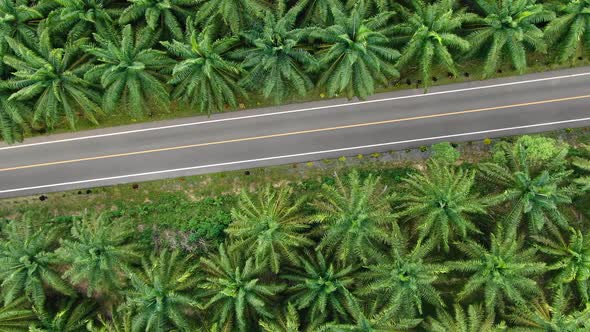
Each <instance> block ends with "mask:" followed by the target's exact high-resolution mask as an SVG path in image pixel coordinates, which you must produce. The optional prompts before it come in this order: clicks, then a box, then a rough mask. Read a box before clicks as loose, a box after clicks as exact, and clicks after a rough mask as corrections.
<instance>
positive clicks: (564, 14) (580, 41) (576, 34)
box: [545, 0, 590, 62]
mask: <svg viewBox="0 0 590 332" xmlns="http://www.w3.org/2000/svg"><path fill="white" fill-rule="evenodd" d="M558 4H559V5H558V8H557V18H555V19H553V20H551V21H550V22H549V24H548V25H547V27H546V28H545V38H546V39H547V41H548V42H549V43H550V44H551V45H555V46H556V47H557V60H558V61H559V62H565V61H568V60H571V59H573V58H574V57H576V56H577V55H579V54H582V52H583V51H584V49H587V48H588V47H590V45H589V44H588V41H590V1H588V0H562V1H559V2H558Z"/></svg>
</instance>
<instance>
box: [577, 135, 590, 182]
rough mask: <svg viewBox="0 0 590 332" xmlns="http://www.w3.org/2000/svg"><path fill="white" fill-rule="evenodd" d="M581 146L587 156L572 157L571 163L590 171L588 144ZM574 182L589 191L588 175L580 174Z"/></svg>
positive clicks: (589, 148) (589, 177)
mask: <svg viewBox="0 0 590 332" xmlns="http://www.w3.org/2000/svg"><path fill="white" fill-rule="evenodd" d="M583 147H584V149H585V150H586V157H587V158H581V157H574V159H573V164H574V166H576V167H578V168H579V169H581V170H583V171H586V172H590V145H584V146H583ZM575 182H576V183H577V184H578V185H580V186H581V190H582V191H590V176H582V177H580V178H578V179H576V180H575Z"/></svg>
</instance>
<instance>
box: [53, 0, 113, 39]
mask: <svg viewBox="0 0 590 332" xmlns="http://www.w3.org/2000/svg"><path fill="white" fill-rule="evenodd" d="M53 1H54V2H55V3H56V4H57V5H58V7H57V8H56V9H54V10H53V11H52V12H51V13H50V14H49V17H48V18H47V19H48V22H49V25H48V26H49V28H50V30H51V31H52V32H53V33H54V34H59V33H64V32H67V36H68V38H69V39H71V40H75V39H78V38H80V37H82V36H86V37H88V36H90V35H91V34H92V33H93V32H97V33H98V34H100V35H103V36H106V35H109V34H113V33H115V31H116V30H115V29H114V24H115V22H114V21H113V18H112V15H113V14H116V13H117V11H116V10H114V9H111V8H109V6H110V5H111V3H112V1H111V0H53Z"/></svg>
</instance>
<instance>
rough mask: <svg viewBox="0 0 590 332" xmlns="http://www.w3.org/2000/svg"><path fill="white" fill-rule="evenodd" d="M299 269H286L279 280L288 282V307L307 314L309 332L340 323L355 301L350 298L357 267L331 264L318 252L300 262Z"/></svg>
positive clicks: (352, 297) (352, 296)
mask: <svg viewBox="0 0 590 332" xmlns="http://www.w3.org/2000/svg"><path fill="white" fill-rule="evenodd" d="M298 266H301V267H300V268H299V267H298V268H292V269H289V270H288V271H289V272H288V273H287V274H285V275H283V276H282V277H283V278H284V279H286V280H288V281H289V282H290V283H291V284H292V286H291V287H289V293H290V294H291V295H290V297H289V301H290V303H292V304H293V306H295V307H296V308H297V309H298V310H303V309H305V310H307V312H308V314H307V315H306V317H305V321H307V322H308V325H309V326H310V327H309V328H310V329H313V328H314V327H318V326H319V325H320V324H321V323H323V322H325V321H326V320H328V319H332V320H337V321H343V320H346V319H347V318H348V317H349V316H350V313H349V312H348V308H351V307H352V306H353V305H354V304H353V303H352V302H351V301H357V299H356V298H355V296H354V295H353V291H354V288H355V280H356V278H357V277H358V267H356V266H354V265H344V264H342V263H338V262H330V261H329V260H327V259H326V257H324V255H323V254H322V253H321V252H320V251H316V253H315V255H314V254H311V253H309V252H308V253H307V254H306V256H304V257H302V258H301V263H300V264H298Z"/></svg>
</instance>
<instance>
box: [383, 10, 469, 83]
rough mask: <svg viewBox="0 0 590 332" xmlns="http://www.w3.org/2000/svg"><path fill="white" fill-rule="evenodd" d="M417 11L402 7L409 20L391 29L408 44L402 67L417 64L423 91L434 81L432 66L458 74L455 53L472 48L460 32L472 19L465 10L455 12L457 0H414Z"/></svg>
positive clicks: (403, 14)
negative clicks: (430, 1)
mask: <svg viewBox="0 0 590 332" xmlns="http://www.w3.org/2000/svg"><path fill="white" fill-rule="evenodd" d="M412 4H413V7H414V12H413V13H412V12H410V11H409V10H407V9H405V8H403V7H401V6H400V8H402V9H401V10H402V12H401V15H402V17H404V18H407V20H406V21H404V22H401V23H399V24H397V25H395V26H394V27H393V28H392V29H390V30H389V32H390V33H392V34H393V35H395V36H397V38H396V39H397V40H399V41H401V42H404V44H405V45H406V46H405V47H404V49H403V50H402V53H401V56H400V58H399V59H398V61H397V67H398V68H400V69H402V68H406V67H408V66H409V65H412V64H416V65H417V66H418V70H419V71H420V72H421V73H422V82H423V84H424V91H425V92H426V91H428V87H429V86H430V84H431V83H432V66H433V65H441V66H443V67H444V68H446V69H447V70H448V71H449V72H451V73H453V75H456V74H457V67H456V66H455V60H454V56H457V55H460V54H462V53H464V52H466V51H468V50H469V42H468V41H466V40H465V39H463V38H461V37H460V36H459V35H457V32H458V30H459V29H460V28H461V26H462V25H463V22H465V21H468V20H470V19H471V20H472V19H473V18H472V15H470V14H466V13H465V11H464V10H459V11H454V10H453V8H454V7H455V5H456V0H441V1H438V2H434V3H430V4H425V3H424V2H422V1H421V0H416V1H413V2H412Z"/></svg>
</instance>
